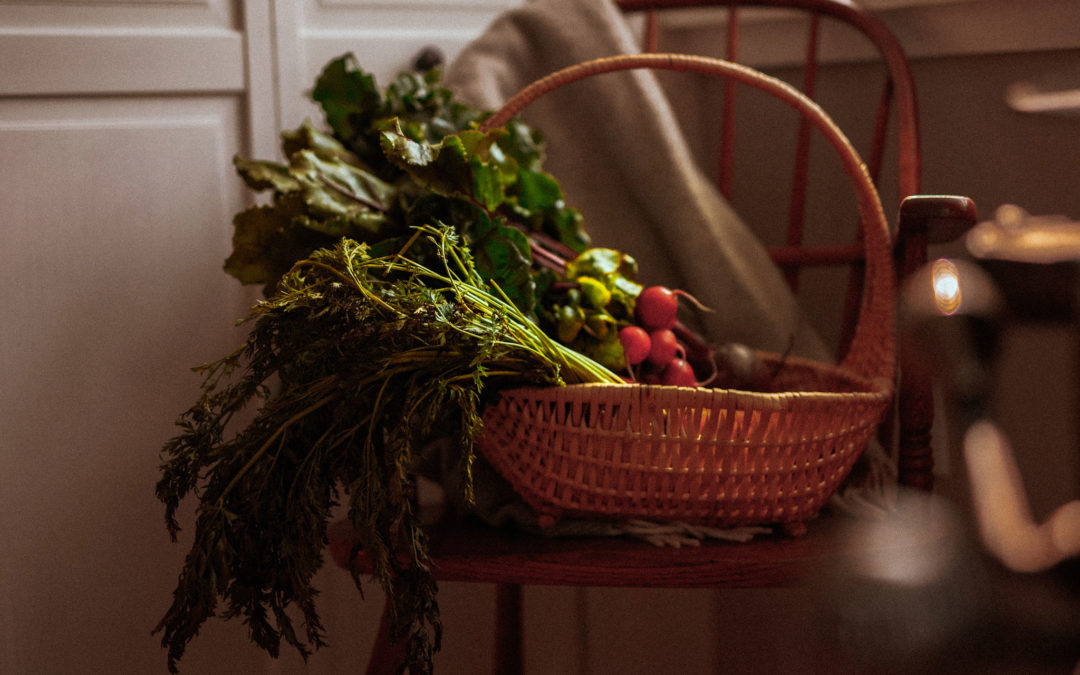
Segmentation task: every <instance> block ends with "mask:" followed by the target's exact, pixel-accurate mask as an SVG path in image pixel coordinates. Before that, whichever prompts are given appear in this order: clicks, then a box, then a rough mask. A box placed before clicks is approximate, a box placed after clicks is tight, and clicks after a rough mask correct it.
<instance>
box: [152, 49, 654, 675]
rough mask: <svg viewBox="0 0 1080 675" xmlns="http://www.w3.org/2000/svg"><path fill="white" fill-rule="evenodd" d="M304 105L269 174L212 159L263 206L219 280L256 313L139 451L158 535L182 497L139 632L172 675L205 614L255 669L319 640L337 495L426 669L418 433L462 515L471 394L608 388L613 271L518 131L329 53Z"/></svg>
mask: <svg viewBox="0 0 1080 675" xmlns="http://www.w3.org/2000/svg"><path fill="white" fill-rule="evenodd" d="M313 98H314V99H315V100H316V101H317V102H318V103H319V104H320V106H321V107H322V110H323V112H324V113H325V116H326V122H327V124H328V126H329V128H330V129H329V133H324V132H320V131H318V130H316V129H315V128H314V127H313V126H312V125H311V124H310V123H307V122H305V123H304V124H303V125H301V126H300V127H299V128H298V129H296V130H293V131H289V132H286V133H284V134H283V135H282V152H283V155H284V157H285V161H284V162H282V163H279V162H270V161H260V160H251V159H244V158H239V157H238V158H236V159H235V166H236V170H237V172H238V173H239V174H240V176H241V177H242V178H243V180H244V181H245V183H246V184H247V186H248V187H250V188H251V189H252V190H254V191H265V192H269V200H268V203H266V204H264V205H260V206H255V207H252V208H250V209H247V210H245V211H242V212H240V213H238V214H237V215H236V217H235V218H234V220H233V227H234V232H233V251H232V254H231V255H230V256H229V258H228V260H227V261H226V263H225V270H226V271H227V272H228V273H229V274H231V275H233V276H235V277H236V278H237V279H239V280H240V281H241V282H243V283H258V284H263V291H264V295H265V296H266V298H267V299H266V300H265V301H263V302H261V303H259V304H258V305H256V306H255V308H254V309H253V310H252V315H251V316H250V317H249V324H250V325H251V330H250V333H249V336H248V339H247V341H246V342H245V344H244V345H242V346H241V347H240V348H239V349H237V350H236V351H235V352H233V353H232V354H229V355H227V356H225V357H224V358H221V359H220V360H218V361H215V362H213V363H210V364H206V365H204V366H201V367H200V368H198V369H197V370H198V371H199V372H201V373H202V375H203V377H204V382H203V394H202V396H201V398H200V399H199V400H198V402H197V403H196V404H195V405H194V406H192V408H191V409H189V410H188V411H187V412H186V413H184V414H183V415H182V416H181V418H180V419H179V420H178V426H179V428H180V433H179V435H178V436H177V437H175V438H174V439H172V440H171V441H169V443H168V444H166V446H165V447H164V449H163V461H162V466H161V478H160V480H159V482H158V484H157V495H158V497H159V499H160V500H161V501H162V502H163V503H164V504H165V517H166V525H167V528H168V530H169V532H170V534H171V535H172V536H173V538H174V539H175V538H176V535H177V533H178V531H179V529H180V525H179V521H178V519H177V512H178V508H179V506H180V504H181V503H182V502H183V501H184V500H185V499H187V498H189V497H191V496H194V497H196V498H197V502H198V504H197V507H198V508H197V516H196V522H195V539H194V543H193V544H192V548H191V551H190V553H189V554H188V557H187V559H186V561H185V563H184V567H183V570H182V572H181V574H180V577H179V581H178V585H177V588H176V590H175V592H174V598H173V603H172V605H171V606H170V607H169V609H168V611H167V612H166V613H165V616H164V617H163V618H162V620H161V623H160V624H159V625H158V627H157V632H160V633H161V634H162V643H163V645H164V646H165V647H166V648H167V649H168V654H169V668H170V670H172V671H173V672H175V671H176V668H177V664H178V660H179V659H180V657H181V656H182V655H183V653H184V650H185V648H186V646H187V644H188V643H189V642H190V641H191V640H192V639H193V638H194V636H195V635H196V634H197V632H198V630H199V627H200V626H201V625H202V624H203V623H204V622H205V621H206V620H207V619H208V618H210V617H211V616H215V615H218V614H219V615H221V616H223V617H225V618H230V617H241V618H242V619H243V620H244V621H245V623H247V624H248V626H249V628H250V631H251V637H252V640H253V641H254V642H255V643H256V644H258V645H260V646H261V647H263V648H264V649H266V650H267V651H268V652H269V653H270V654H272V655H275V656H276V655H277V654H278V653H279V650H280V646H281V642H282V641H285V642H286V644H289V645H292V646H293V647H295V648H296V649H298V650H299V651H300V653H301V654H302V655H304V656H305V657H306V656H307V655H308V654H309V653H310V652H311V651H312V650H313V649H315V648H318V647H319V646H320V645H322V644H323V628H322V625H321V624H320V622H319V617H318V613H317V612H316V607H315V596H316V591H315V589H314V588H313V587H312V584H311V582H312V578H313V576H314V574H315V573H316V571H317V570H318V569H319V568H320V566H321V564H322V551H323V548H324V546H325V544H326V539H327V536H326V525H327V523H326V521H327V518H328V517H329V515H330V512H331V510H332V509H333V508H334V507H335V506H337V505H339V503H343V502H346V501H347V504H348V513H349V519H350V521H351V522H352V525H353V527H354V529H355V530H356V533H357V535H358V538H359V542H360V546H361V547H362V548H363V549H364V552H365V555H366V557H367V559H368V560H369V561H371V564H372V565H373V567H374V570H375V573H376V574H375V576H376V578H377V580H378V583H379V584H380V585H381V586H382V587H383V589H384V590H385V591H386V594H387V597H388V598H389V599H390V601H391V603H392V610H393V621H394V627H393V628H394V633H395V635H396V636H399V637H403V638H405V639H406V640H407V645H406V651H407V658H408V662H409V666H410V668H411V671H412V672H413V673H414V674H415V673H423V672H429V671H430V669H431V658H432V654H433V652H434V650H436V649H438V646H439V636H440V624H439V618H438V606H437V604H436V602H435V584H434V582H433V580H432V577H431V573H430V570H429V567H428V564H429V561H428V558H427V544H426V541H425V538H424V533H423V532H422V531H421V529H420V527H419V524H418V521H417V517H416V514H415V513H413V510H412V508H413V507H412V496H413V494H414V492H415V484H414V482H413V477H412V476H413V474H412V471H413V470H414V463H415V461H416V458H417V454H418V451H419V449H420V448H421V447H422V446H423V445H424V443H425V442H426V441H428V440H430V439H431V438H432V437H433V436H434V435H435V434H441V435H446V434H449V435H450V436H451V437H452V439H453V440H454V441H456V442H457V443H458V444H459V445H460V446H461V449H462V469H463V474H464V475H465V476H466V481H465V491H466V494H465V495H464V496H465V497H466V499H468V498H469V490H470V489H471V483H470V481H469V479H468V476H469V469H470V467H471V463H472V461H473V457H474V452H473V441H474V439H475V438H476V434H477V433H478V432H479V429H480V412H481V410H482V406H483V404H484V397H485V395H488V394H490V393H491V392H492V391H493V389H494V388H497V387H499V386H503V385H513V384H521V383H527V382H532V383H540V384H546V385H559V384H563V383H575V382H621V381H622V380H621V378H619V377H618V375H616V374H615V373H614V372H612V371H614V370H619V369H622V368H624V367H625V361H626V358H625V354H624V352H623V348H622V345H621V343H620V342H619V339H618V330H617V329H618V327H619V326H621V325H624V324H626V323H627V322H628V321H629V320H630V319H632V317H633V311H634V302H635V298H636V296H637V294H638V293H639V292H640V290H641V287H640V286H639V285H638V284H637V282H636V281H635V280H634V276H635V274H636V264H635V263H634V262H633V260H632V259H631V258H629V257H628V256H626V255H624V254H622V253H620V252H618V251H615V250H613V249H590V248H589V247H588V244H589V239H588V236H587V234H586V232H585V229H584V225H583V220H582V217H581V214H580V213H579V212H578V211H577V210H575V209H573V208H571V207H569V206H567V205H566V204H565V202H564V200H563V195H562V191H561V189H560V187H559V184H558V182H557V181H556V180H555V178H554V177H552V176H551V175H550V174H547V173H546V172H545V171H544V170H543V167H542V156H543V139H542V137H541V136H540V134H539V133H537V132H536V131H534V130H532V129H530V128H529V127H527V126H526V125H524V124H523V123H521V122H520V121H518V120H514V121H511V122H510V123H508V124H507V125H506V127H504V128H502V129H498V130H495V131H492V132H489V133H481V132H479V131H478V130H477V129H476V126H475V122H476V121H477V120H479V119H481V118H482V117H483V116H485V115H486V114H487V113H486V112H485V111H480V110H476V109H473V108H469V107H468V106H464V105H461V104H459V103H457V102H455V101H454V100H453V96H452V95H451V92H450V91H449V90H447V89H445V88H443V87H441V86H440V85H439V74H438V72H437V71H430V72H427V73H421V74H416V73H413V74H405V75H402V76H399V77H398V78H397V79H396V80H394V82H392V83H391V84H390V85H389V86H388V87H387V88H386V90H385V91H380V90H379V89H378V87H377V86H376V83H375V80H374V78H373V77H371V76H370V75H368V74H367V73H364V72H363V71H361V70H360V69H358V68H357V67H356V64H355V60H354V59H353V58H352V57H351V56H344V57H341V58H339V59H335V60H334V61H332V62H330V63H329V64H328V65H327V66H326V67H325V68H324V70H323V71H322V73H321V74H320V76H319V78H318V81H317V82H316V84H315V87H314V90H313ZM271 392H274V393H271ZM252 409H254V410H252ZM252 412H253V414H254V417H253V418H251V421H250V423H248V424H247V425H246V426H243V427H242V428H240V429H239V431H235V432H234V431H233V427H234V426H235V422H236V421H237V420H238V419H240V417H241V414H244V415H243V416H244V417H245V419H246V418H249V417H250V415H249V414H248V413H252ZM227 430H228V431H227ZM354 577H355V579H356V581H357V584H358V585H359V584H360V579H359V576H358V574H357V572H356V571H355V570H354Z"/></svg>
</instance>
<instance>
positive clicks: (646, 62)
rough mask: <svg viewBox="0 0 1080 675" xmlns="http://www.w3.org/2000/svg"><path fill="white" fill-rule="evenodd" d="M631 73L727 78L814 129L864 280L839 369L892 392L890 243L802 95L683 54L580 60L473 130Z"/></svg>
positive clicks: (850, 151)
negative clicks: (857, 236) (849, 202)
mask: <svg viewBox="0 0 1080 675" xmlns="http://www.w3.org/2000/svg"><path fill="white" fill-rule="evenodd" d="M635 69H653V70H675V71H683V72H696V73H702V74H705V75H712V76H718V77H728V78H731V79H733V80H735V81H737V82H741V83H743V84H746V85H749V86H752V87H756V88H757V89H761V90H763V91H765V92H767V93H770V94H772V95H773V96H775V97H776V98H779V99H780V100H781V101H783V102H784V103H787V104H788V105H790V106H791V107H793V108H795V109H796V110H798V111H799V112H800V113H802V114H803V115H804V116H805V117H806V118H808V119H809V120H810V121H811V122H812V123H813V124H814V126H816V127H817V128H818V129H819V130H820V131H821V132H822V134H824V136H825V138H826V139H827V140H828V141H829V143H830V144H831V145H832V146H833V149H834V150H835V151H836V153H837V155H839V157H840V159H841V161H842V163H843V167H844V172H845V173H846V174H847V175H848V178H849V179H850V180H851V183H852V186H853V188H854V189H855V196H856V199H857V202H858V207H859V215H860V224H861V227H862V234H863V245H864V247H865V249H866V280H865V285H864V287H863V301H862V306H861V307H860V309H859V316H858V323H857V325H856V327H855V335H854V337H853V339H852V342H851V346H850V348H849V350H848V353H847V355H846V356H845V357H844V361H843V363H842V364H841V365H843V366H844V367H846V368H848V369H850V370H852V371H854V372H856V373H858V374H859V375H861V376H863V377H866V378H868V379H878V378H881V379H882V380H884V381H883V382H881V383H880V384H881V385H882V386H888V387H890V388H891V387H892V383H893V381H894V379H895V372H896V338H895V320H896V308H895V305H894V302H895V297H894V296H895V284H896V278H895V276H894V274H895V273H894V271H893V261H892V246H891V242H892V237H891V235H890V233H889V226H888V223H887V222H886V220H885V213H884V211H883V210H882V206H881V199H880V198H879V197H878V193H877V189H876V188H875V187H874V182H873V180H872V179H871V178H870V174H869V173H868V172H867V169H866V165H865V163H864V162H863V161H862V159H861V158H860V156H859V153H858V152H857V151H856V150H855V148H854V147H853V146H852V145H851V142H850V141H849V140H848V139H847V137H846V136H845V135H844V133H843V132H842V131H840V129H839V127H837V126H836V123H835V122H833V121H832V119H831V118H830V117H829V116H828V115H827V114H826V113H825V111H824V110H822V109H821V107H820V106H818V104H816V103H814V101H812V100H811V99H809V98H808V97H807V96H806V95H804V94H803V93H802V92H800V91H799V90H798V89H795V88H794V87H792V86H791V85H789V84H788V83H786V82H784V81H782V80H778V79H776V78H774V77H770V76H768V75H766V74H764V73H762V72H760V71H758V70H754V69H753V68H748V67H746V66H743V65H740V64H737V63H732V62H730V61H724V60H722V59H717V58H712V57H706V56H693V55H688V54H655V53H650V54H622V55H618V56H608V57H603V58H599V59H594V60H591V61H584V62H582V63H578V64H576V65H573V66H569V67H567V68H563V69H562V70H558V71H556V72H554V73H551V74H550V75H547V76H545V77H543V78H541V79H539V80H536V81H535V82H533V83H532V84H529V85H527V86H526V87H525V88H524V89H522V90H521V91H519V92H518V93H517V94H514V95H513V96H512V97H511V98H510V99H509V100H508V101H507V102H506V103H505V104H503V106H502V108H500V109H499V110H497V111H495V113H493V114H492V115H491V116H490V117H488V118H486V119H485V120H484V121H483V122H481V123H480V130H481V131H490V130H492V129H495V128H497V127H501V126H503V125H505V124H506V123H507V122H509V121H510V119H511V118H513V117H514V116H515V115H517V114H518V113H519V112H521V111H522V110H524V109H525V108H526V107H527V106H528V105H529V104H530V103H532V102H533V101H535V100H537V99H539V98H540V97H542V96H544V95H545V94H547V93H549V92H551V91H553V90H555V89H558V88H560V87H562V86H565V85H567V84H571V83H573V82H577V81H578V80H582V79H585V78H587V77H591V76H593V75H600V74H603V73H609V72H617V71H624V70H635Z"/></svg>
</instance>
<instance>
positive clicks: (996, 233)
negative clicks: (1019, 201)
mask: <svg viewBox="0 0 1080 675" xmlns="http://www.w3.org/2000/svg"><path fill="white" fill-rule="evenodd" d="M965 243H966V244H967V249H968V251H970V252H971V254H972V255H974V256H975V257H977V258H984V259H994V260H1011V261H1013V262H1024V263H1056V262H1067V261H1077V260H1080V222H1077V221H1075V220H1072V219H1070V218H1067V217H1065V216H1058V215H1055V216H1032V215H1030V214H1029V213H1028V212H1027V211H1025V210H1024V209H1022V208H1020V207H1019V206H1016V205H1014V204H1004V205H1002V206H1000V207H998V209H997V210H996V211H995V212H994V219H993V220H988V221H985V222H981V223H979V224H978V225H976V226H975V227H973V228H972V229H971V231H970V232H968V234H967V238H966V242H965Z"/></svg>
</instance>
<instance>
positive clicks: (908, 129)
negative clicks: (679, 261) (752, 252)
mask: <svg viewBox="0 0 1080 675" xmlns="http://www.w3.org/2000/svg"><path fill="white" fill-rule="evenodd" d="M618 4H619V6H620V7H621V8H622V10H623V11H624V12H626V13H628V14H641V13H643V14H644V15H645V17H646V21H645V36H644V39H643V43H644V45H645V51H655V50H656V49H657V47H658V43H659V32H660V31H659V25H660V21H659V19H658V15H659V13H660V12H663V11H668V10H678V9H689V8H706V7H711V8H715V9H716V10H717V11H723V10H726V12H727V21H726V30H725V37H724V43H723V52H722V53H721V54H717V55H718V56H721V57H722V58H724V59H726V60H729V61H734V62H739V46H740V32H741V27H742V25H743V21H742V20H741V19H742V12H740V10H742V9H743V8H751V7H761V8H783V9H789V10H799V11H800V12H801V13H802V14H804V15H805V23H806V28H807V38H806V45H805V47H806V52H805V60H804V65H803V73H802V83H801V88H802V91H803V93H805V94H806V95H807V96H809V97H810V98H811V99H813V98H815V85H816V83H817V78H818V70H819V51H820V42H819V35H820V33H821V25H822V23H823V21H837V22H841V23H843V24H846V25H848V26H850V27H851V28H854V29H855V30H856V31H858V32H859V33H860V34H862V35H863V36H865V37H866V38H867V40H869V42H870V43H871V44H872V45H873V47H874V48H876V50H877V51H878V52H879V53H880V57H881V62H882V64H883V70H884V77H883V84H882V91H881V95H880V98H879V99H878V105H877V110H876V111H871V114H873V115H874V118H875V119H874V123H873V134H872V139H871V142H870V146H869V147H868V148H860V153H861V154H862V156H863V158H864V160H865V161H866V164H867V167H868V170H869V172H870V175H871V177H872V178H873V179H874V181H875V182H876V183H879V182H880V179H881V178H882V177H883V176H882V174H883V168H884V167H883V160H884V158H885V156H886V152H885V151H886V147H887V146H888V145H889V141H890V139H889V138H888V136H889V130H890V129H895V141H894V143H895V146H894V150H895V156H896V162H897V164H896V166H895V173H893V172H892V169H891V168H890V169H889V173H892V175H891V176H889V179H890V180H895V181H896V185H897V190H898V193H897V195H896V197H897V203H899V202H900V201H902V200H903V199H904V198H906V197H908V196H910V195H914V194H917V193H918V192H919V189H920V169H921V166H920V162H921V154H920V147H919V130H918V112H917V106H916V100H915V90H914V84H913V81H912V76H911V70H910V67H909V64H908V60H907V58H906V56H905V54H904V52H903V49H902V48H901V46H900V44H899V42H898V41H897V39H896V38H895V36H894V35H893V34H892V33H891V32H890V30H889V29H888V28H887V27H886V26H885V25H884V24H883V23H882V22H881V21H880V20H879V19H877V18H876V17H874V16H873V15H870V14H868V13H866V12H864V11H862V10H861V9H859V8H858V7H857V6H855V5H853V4H852V3H851V2H849V1H847V0H745V1H744V0H739V1H733V0H618ZM661 47H664V48H665V51H670V50H669V49H667V46H666V45H661ZM679 51H681V50H679ZM750 65H753V64H750ZM736 86H737V85H736V83H735V82H734V81H733V80H728V81H726V82H725V83H724V84H723V87H724V91H723V99H722V102H721V107H720V111H719V120H718V121H717V124H718V125H719V139H720V142H719V147H718V159H717V166H716V175H717V187H718V188H719V190H720V192H721V193H722V194H724V195H725V196H726V197H728V198H731V197H732V196H733V195H732V176H733V173H734V171H735V169H736V166H735V134H736V100H737V96H736ZM894 115H895V120H894V123H895V126H892V125H891V124H890V118H891V117H892V116H894ZM810 137H811V126H810V124H809V121H808V120H806V119H805V117H804V118H803V119H802V120H801V121H800V124H799V128H798V134H797V140H796V142H795V145H794V157H793V158H792V160H791V166H792V169H791V171H792V178H791V191H790V195H789V203H788V208H787V223H786V235H785V241H784V243H783V244H781V245H778V246H773V247H771V248H770V254H771V255H772V258H773V260H774V261H776V263H777V264H778V265H779V266H780V267H781V268H782V269H784V271H785V276H786V277H787V279H788V283H789V284H790V285H791V287H792V288H795V289H797V288H798V284H799V271H800V270H801V269H803V268H805V267H808V266H822V265H828V266H835V265H852V264H854V265H855V266H856V269H853V270H852V273H851V275H850V278H849V281H848V284H847V293H846V301H845V306H844V308H843V310H842V314H841V318H840V332H839V336H838V338H837V340H838V351H839V352H840V355H841V356H842V355H843V354H844V353H845V352H846V349H847V346H848V345H849V344H850V340H851V337H852V330H853V329H854V325H855V322H856V318H857V315H858V307H859V303H860V296H861V287H860V284H861V280H862V276H863V275H862V272H861V271H859V270H858V269H857V266H858V263H859V261H860V260H861V257H862V255H863V247H862V246H861V244H860V243H859V242H858V241H856V240H854V239H852V241H850V242H846V243H829V244H827V245H807V244H804V223H805V221H806V217H807V209H806V203H807V192H808V183H809V171H810V169H809V167H810ZM856 230H857V228H854V227H853V228H852V230H851V232H852V233H853V234H854V233H855V232H856ZM899 235H903V236H907V235H906V233H898V236H899ZM897 244H898V246H899V245H900V244H901V242H897ZM903 247H904V250H905V251H906V252H907V255H908V257H909V258H910V260H902V261H899V262H900V263H901V266H902V267H903V269H898V272H899V273H900V275H901V276H904V275H906V274H907V273H908V272H911V271H913V270H914V268H915V267H917V266H919V265H921V264H922V262H923V261H924V260H925V241H916V242H911V241H905V242H903ZM913 249H914V250H913Z"/></svg>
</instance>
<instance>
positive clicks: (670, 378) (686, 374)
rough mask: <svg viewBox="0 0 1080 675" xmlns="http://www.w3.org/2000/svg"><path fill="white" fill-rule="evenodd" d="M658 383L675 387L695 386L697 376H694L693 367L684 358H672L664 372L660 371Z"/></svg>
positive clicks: (696, 384)
mask: <svg viewBox="0 0 1080 675" xmlns="http://www.w3.org/2000/svg"><path fill="white" fill-rule="evenodd" d="M660 384H666V385H668V386H676V387H696V386H698V383H697V378H695V377H694V369H693V368H691V367H690V364H689V363H687V362H686V360H685V359H679V358H675V359H672V360H671V362H670V363H668V364H667V366H665V367H664V372H662V373H660Z"/></svg>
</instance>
